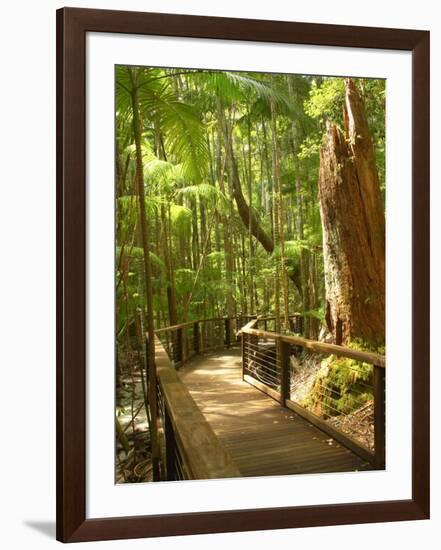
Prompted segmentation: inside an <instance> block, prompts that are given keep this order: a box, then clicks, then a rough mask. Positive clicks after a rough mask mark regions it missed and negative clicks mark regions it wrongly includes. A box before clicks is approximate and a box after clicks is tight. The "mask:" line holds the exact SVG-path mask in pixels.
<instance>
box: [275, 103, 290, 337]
mask: <svg viewBox="0 0 441 550" xmlns="http://www.w3.org/2000/svg"><path fill="white" fill-rule="evenodd" d="M271 127H272V140H273V180H274V186H275V196H276V197H277V201H276V206H275V210H277V215H276V218H277V222H275V224H276V225H277V235H278V241H279V247H280V260H281V276H282V289H283V306H284V307H283V314H284V315H283V317H284V324H285V330H287V329H288V328H289V297H288V280H287V277H286V257H285V227H284V212H283V202H282V186H281V183H280V166H279V157H280V152H279V143H278V139H277V117H276V108H275V105H274V102H273V101H272V102H271ZM274 240H275V241H276V242H277V240H276V238H275V237H274ZM278 284H279V283H277V285H278ZM277 324H279V326H280V319H277V314H276V325H277ZM276 331H277V329H276ZM277 332H278V331H277Z"/></svg>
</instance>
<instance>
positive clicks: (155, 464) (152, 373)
mask: <svg viewBox="0 0 441 550" xmlns="http://www.w3.org/2000/svg"><path fill="white" fill-rule="evenodd" d="M128 70H129V74H130V77H131V80H132V94H131V95H132V108H133V132H134V136H135V148H136V182H137V194H138V198H139V213H140V221H141V233H142V244H143V250H144V281H145V289H146V301H147V334H148V348H147V353H148V366H149V405H150V419H151V426H150V427H149V428H150V439H151V445H152V468H153V477H154V479H159V446H158V433H157V402H156V365H155V333H154V324H153V293H152V271H151V264H150V244H149V228H148V222H147V215H146V210H145V192H144V176H143V165H142V151H141V134H142V126H141V120H140V113H139V99H138V89H137V87H136V77H135V74H134V71H135V69H128Z"/></svg>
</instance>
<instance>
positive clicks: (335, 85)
mask: <svg viewBox="0 0 441 550" xmlns="http://www.w3.org/2000/svg"><path fill="white" fill-rule="evenodd" d="M344 97H345V88H344V81H343V79H342V78H323V79H320V82H317V80H314V81H313V83H312V87H311V90H310V92H309V99H308V100H307V101H305V112H306V113H307V114H308V115H309V116H310V117H312V118H316V119H319V120H320V122H324V121H325V120H326V119H327V118H330V119H332V120H333V121H334V122H338V123H340V124H341V123H342V113H343V103H344Z"/></svg>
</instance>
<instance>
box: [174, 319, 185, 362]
mask: <svg viewBox="0 0 441 550" xmlns="http://www.w3.org/2000/svg"><path fill="white" fill-rule="evenodd" d="M183 352H184V332H183V330H182V328H178V330H177V331H176V355H175V362H176V363H181V362H182V359H183V358H184V356H183Z"/></svg>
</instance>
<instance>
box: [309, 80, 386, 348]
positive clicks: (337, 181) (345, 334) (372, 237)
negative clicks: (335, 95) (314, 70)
mask: <svg viewBox="0 0 441 550" xmlns="http://www.w3.org/2000/svg"><path fill="white" fill-rule="evenodd" d="M345 87H346V94H345V127H346V135H344V134H343V133H342V132H341V130H340V129H339V128H337V127H336V126H335V125H334V124H332V123H328V125H327V133H326V136H325V139H324V143H323V146H322V149H321V152H320V173H319V199H320V210H321V216H322V226H323V254H324V262H325V284H326V300H327V315H326V321H327V325H328V328H329V330H330V331H331V332H332V334H333V336H334V340H335V342H336V343H337V344H341V343H348V342H350V341H352V340H354V339H360V340H361V341H362V342H363V343H365V344H367V345H368V346H374V347H375V346H380V345H382V344H384V340H385V256H384V251H385V219H384V210H383V204H382V199H381V194H380V186H379V180H378V174H377V168H376V164H375V156H374V149H373V146H372V141H371V134H370V130H369V127H368V123H367V118H366V113H365V109H364V105H363V101H362V99H361V97H360V95H359V93H358V91H357V89H356V87H355V84H354V82H353V81H352V80H351V79H348V80H346V82H345Z"/></svg>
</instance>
